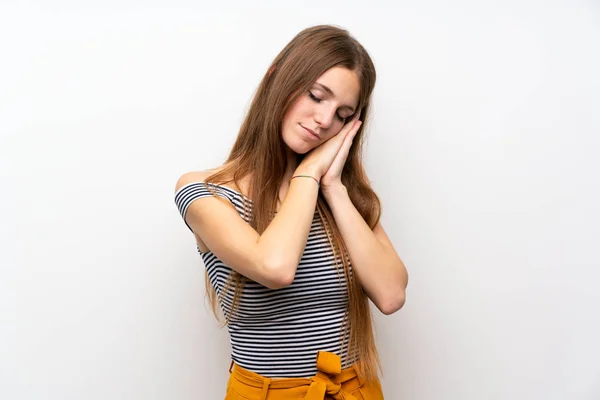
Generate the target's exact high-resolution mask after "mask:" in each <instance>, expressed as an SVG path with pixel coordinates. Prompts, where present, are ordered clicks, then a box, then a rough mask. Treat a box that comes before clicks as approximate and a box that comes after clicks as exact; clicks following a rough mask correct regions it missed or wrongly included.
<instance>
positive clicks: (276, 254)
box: [258, 169, 319, 284]
mask: <svg viewBox="0 0 600 400" xmlns="http://www.w3.org/2000/svg"><path fill="white" fill-rule="evenodd" d="M296 174H306V175H310V176H315V178H316V179H318V177H316V174H315V173H314V171H312V170H310V169H301V170H297V171H296ZM318 194H319V186H318V184H317V182H315V181H314V180H313V179H311V178H296V179H292V180H291V182H290V185H289V188H288V191H287V194H286V196H285V199H284V200H283V202H282V204H281V207H280V209H279V210H278V211H277V213H276V214H275V217H274V218H273V220H272V221H271V223H270V224H269V226H268V227H267V228H266V229H265V231H264V232H263V234H262V235H261V236H260V238H259V241H258V245H259V249H260V252H261V254H263V261H264V265H265V266H267V267H268V268H270V269H271V270H272V271H273V272H275V273H278V274H282V276H283V278H282V281H284V282H283V283H284V284H285V283H288V284H289V283H291V281H292V280H293V278H294V275H295V274H296V268H297V266H298V264H299V263H300V259H301V258H302V254H303V253H304V248H305V246H306V241H307V238H308V234H309V233H310V227H311V225H312V221H313V217H314V213H315V208H316V204H317V197H318Z"/></svg>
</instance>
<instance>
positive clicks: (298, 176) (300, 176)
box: [290, 175, 321, 187]
mask: <svg viewBox="0 0 600 400" xmlns="http://www.w3.org/2000/svg"><path fill="white" fill-rule="evenodd" d="M294 178H312V179H314V180H315V182H317V185H318V186H319V187H321V184H320V183H319V181H318V180H317V178H315V177H314V176H310V175H295V176H292V179H294ZM292 179H290V181H291V180H292Z"/></svg>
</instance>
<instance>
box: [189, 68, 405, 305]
mask: <svg viewBox="0 0 600 400" xmlns="http://www.w3.org/2000/svg"><path fill="white" fill-rule="evenodd" d="M325 87H327V88H329V89H330V92H329V91H327V90H326V89H325ZM359 90H360V82H359V80H358V77H357V76H356V74H355V73H354V72H353V71H350V70H348V69H345V68H339V67H334V68H331V69H330V70H328V71H326V72H325V73H323V74H322V75H321V76H320V77H319V78H318V79H317V80H316V81H315V83H314V84H313V85H312V87H311V88H310V89H309V91H308V92H307V93H304V94H302V95H300V97H299V98H298V99H297V100H296V101H295V103H294V104H293V105H292V107H291V108H290V110H289V111H288V112H287V113H286V115H285V116H284V120H283V121H282V138H283V140H284V142H285V143H286V145H287V148H288V153H287V156H288V163H287V169H286V173H285V176H284V180H283V185H282V187H281V189H280V193H279V195H280V207H278V213H277V215H276V216H275V218H274V219H273V221H272V222H271V224H270V225H269V227H268V228H267V229H266V230H265V232H264V233H263V234H262V235H258V234H257V232H256V231H254V230H253V229H252V228H250V227H249V226H248V225H247V224H246V223H245V222H244V221H242V220H241V219H240V218H239V215H238V214H237V211H235V210H233V209H232V208H231V207H229V206H227V205H224V204H222V203H221V202H219V201H218V200H216V199H207V200H204V204H206V205H208V204H212V206H211V207H202V206H201V205H199V204H197V203H198V202H195V203H192V205H191V206H190V211H188V222H189V223H190V225H191V226H192V228H194V233H195V235H196V239H197V242H198V246H199V248H200V249H201V250H202V251H206V250H208V248H211V249H212V250H213V251H214V252H215V254H217V256H218V257H219V258H220V259H222V260H223V261H224V262H226V263H227V264H228V265H231V266H232V268H234V269H236V270H237V271H238V272H240V273H241V274H242V275H245V276H247V277H249V278H250V279H253V280H255V281H257V282H259V283H261V284H263V285H265V286H267V287H270V288H274V289H276V288H281V287H285V286H287V285H289V284H291V282H292V281H293V278H294V276H295V273H296V267H297V265H298V261H299V258H300V257H301V255H302V252H303V249H304V242H303V240H302V239H303V238H305V237H306V236H307V235H308V232H309V230H310V223H311V221H312V215H313V213H314V208H312V207H308V205H311V204H312V205H314V204H315V203H316V198H317V194H318V191H319V190H320V191H321V192H322V193H323V195H324V197H325V200H326V201H327V203H328V205H329V207H330V209H331V211H332V214H333V217H334V219H335V222H336V225H337V226H338V229H339V230H340V233H341V235H342V238H343V240H344V242H345V244H346V247H347V249H348V252H349V256H350V260H351V261H352V267H353V271H354V272H355V273H356V275H357V277H358V280H359V281H360V283H361V285H362V287H363V289H364V290H365V292H366V294H367V296H369V298H370V299H371V300H372V301H373V303H374V304H375V305H376V306H377V308H379V310H380V311H381V312H382V313H384V314H392V313H394V312H396V311H397V310H399V309H400V308H401V307H402V306H403V305H404V301H405V289H406V286H407V283H408V274H407V271H406V268H405V266H404V264H403V262H402V260H401V259H400V257H399V256H398V254H397V252H396V251H395V249H394V247H393V245H392V243H391V241H390V240H389V238H388V236H387V234H386V232H385V230H384V229H383V227H382V226H381V223H378V224H377V225H376V226H375V227H374V228H373V229H371V227H369V226H368V225H367V223H366V222H365V221H364V219H363V218H362V216H361V215H360V213H359V212H358V211H357V209H356V208H355V206H354V204H353V203H352V201H351V199H350V197H349V196H348V191H347V189H346V187H345V186H344V185H343V184H342V182H341V174H342V171H343V167H344V164H345V163H346V159H347V156H348V151H349V149H350V146H351V145H352V140H353V138H354V136H355V135H356V132H357V131H358V129H359V127H360V124H361V122H360V121H359V120H358V117H359V112H357V111H358V110H355V107H356V105H357V104H358V94H359ZM308 130H310V131H312V132H313V133H314V134H316V135H317V137H314V136H312V135H311V134H310V133H309V132H308ZM296 154H305V157H304V159H303V160H302V162H301V163H300V165H295V160H296ZM210 172H214V170H213V171H207V172H204V173H202V172H200V173H196V172H195V173H188V174H185V175H184V176H182V177H181V178H180V180H179V182H178V185H177V187H181V186H182V185H184V184H186V183H188V182H198V181H202V180H203V179H204V178H205V177H206V176H208V174H209V173H210ZM294 174H302V175H311V176H313V177H315V179H317V180H319V181H320V183H321V186H320V188H319V187H318V186H317V185H316V184H315V182H311V181H312V180H311V179H294V180H293V181H292V182H293V183H290V179H291V177H292V176H293V175H294ZM246 182H247V181H246ZM246 182H241V183H242V185H243V186H246ZM234 189H235V190H238V191H239V192H242V193H246V192H245V190H244V188H238V187H234ZM288 192H289V193H290V196H289V198H286V194H287V193H288ZM207 201H208V202H209V203H206V202H207ZM211 202H212V203H211ZM231 227H233V228H231ZM202 236H204V237H205V238H207V239H209V240H210V243H209V242H206V243H205V242H204V241H203V240H202ZM231 243H235V246H231V245H230V244H231Z"/></svg>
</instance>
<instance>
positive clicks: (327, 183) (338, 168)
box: [321, 120, 362, 192]
mask: <svg viewBox="0 0 600 400" xmlns="http://www.w3.org/2000/svg"><path fill="white" fill-rule="evenodd" d="M361 124H362V121H359V120H357V121H356V122H355V125H354V126H353V127H352V130H351V131H350V132H349V133H348V135H347V136H346V137H345V139H344V143H343V144H342V146H341V147H340V150H339V151H338V153H337V155H336V157H335V158H334V160H333V162H332V163H331V166H330V167H329V169H328V170H327V172H326V173H325V174H324V175H323V176H322V177H321V191H323V192H327V191H328V190H331V189H333V188H335V187H337V186H342V171H343V170H344V165H345V164H346V159H347V158H348V152H349V151H350V147H351V146H352V141H353V140H354V136H356V133H357V132H358V131H359V129H360V126H361Z"/></svg>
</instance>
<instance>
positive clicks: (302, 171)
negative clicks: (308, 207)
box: [292, 164, 322, 182]
mask: <svg viewBox="0 0 600 400" xmlns="http://www.w3.org/2000/svg"><path fill="white" fill-rule="evenodd" d="M296 175H310V176H312V177H313V178H315V179H316V180H317V182H318V181H320V180H321V176H322V174H321V173H320V172H319V169H318V168H317V166H315V165H310V164H300V165H299V166H298V167H297V168H296V169H295V170H294V174H293V175H292V176H296Z"/></svg>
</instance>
